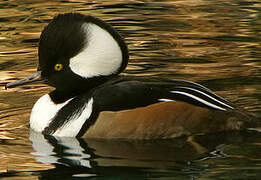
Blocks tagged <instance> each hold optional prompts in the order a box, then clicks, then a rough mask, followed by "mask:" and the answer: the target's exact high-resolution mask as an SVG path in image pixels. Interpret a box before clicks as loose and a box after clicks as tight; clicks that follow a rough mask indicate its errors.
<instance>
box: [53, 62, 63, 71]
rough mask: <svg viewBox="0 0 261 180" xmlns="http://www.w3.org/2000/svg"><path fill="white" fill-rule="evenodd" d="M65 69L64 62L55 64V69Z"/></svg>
mask: <svg viewBox="0 0 261 180" xmlns="http://www.w3.org/2000/svg"><path fill="white" fill-rule="evenodd" d="M62 69H63V65H62V64H55V66H54V70H55V71H61V70H62Z"/></svg>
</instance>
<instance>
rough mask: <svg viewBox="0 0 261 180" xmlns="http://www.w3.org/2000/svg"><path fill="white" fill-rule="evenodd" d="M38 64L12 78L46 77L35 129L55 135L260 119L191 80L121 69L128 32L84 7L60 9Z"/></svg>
mask: <svg viewBox="0 0 261 180" xmlns="http://www.w3.org/2000/svg"><path fill="white" fill-rule="evenodd" d="M38 61H39V62H38V68H37V71H36V72H35V73H34V74H32V75H31V76H29V77H27V78H24V79H21V80H18V81H14V82H9V83H8V84H6V88H12V87H16V86H19V85H23V84H28V83H33V82H35V81H41V82H43V83H47V84H48V85H50V86H53V87H54V88H55V89H54V90H53V91H51V92H50V93H48V94H45V95H43V96H42V97H40V98H39V99H38V100H37V102H36V103H35V104H34V106H33V108H32V111H31V115H30V128H31V130H33V131H36V132H39V133H42V134H44V135H51V136H57V137H83V138H107V139H111V138H114V139H115V138H119V139H122V138H123V139H168V138H175V137H179V136H187V135H194V134H202V133H203V134H206V133H215V132H222V131H230V130H242V129H248V128H253V127H256V126H258V125H260V121H259V120H258V118H257V117H256V116H255V115H253V114H252V113H249V112H246V111H245V110H242V109H240V108H238V107H236V106H235V105H234V104H232V103H231V102H229V101H228V100H226V99H224V98H222V97H220V96H218V95H216V94H215V93H213V92H212V91H211V90H209V89H208V88H206V87H204V86H202V85H200V84H198V83H195V82H191V81H187V80H181V79H167V78H160V77H138V76H130V75H122V74H121V73H122V72H123V71H124V70H125V69H126V66H127V64H128V61H129V53H128V47H127V45H126V43H125V41H124V39H123V38H122V36H121V35H120V34H119V33H118V32H117V31H116V30H115V29H114V28H113V27H112V26H111V25H110V24H108V23H106V22H105V21H103V20H101V19H99V18H96V17H93V16H90V15H83V14H80V13H64V14H58V15H56V16H55V17H54V18H53V19H52V20H51V21H50V23H49V24H48V25H47V26H45V27H44V29H43V31H42V33H41V35H40V40H39V47H38Z"/></svg>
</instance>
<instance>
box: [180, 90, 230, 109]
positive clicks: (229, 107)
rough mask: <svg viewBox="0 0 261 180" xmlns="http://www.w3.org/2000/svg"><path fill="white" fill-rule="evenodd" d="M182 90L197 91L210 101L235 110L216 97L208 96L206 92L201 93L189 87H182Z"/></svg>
mask: <svg viewBox="0 0 261 180" xmlns="http://www.w3.org/2000/svg"><path fill="white" fill-rule="evenodd" d="M181 88H184V89H189V90H192V91H196V92H198V93H200V94H203V95H204V96H207V97H208V98H210V99H212V100H214V101H216V102H217V103H220V104H222V105H224V106H226V107H228V108H230V109H234V108H233V107H232V106H229V105H228V104H225V103H223V102H221V101H219V100H217V99H216V98H214V97H212V96H210V95H208V94H206V93H204V92H202V91H199V90H197V89H193V88H189V87H181Z"/></svg>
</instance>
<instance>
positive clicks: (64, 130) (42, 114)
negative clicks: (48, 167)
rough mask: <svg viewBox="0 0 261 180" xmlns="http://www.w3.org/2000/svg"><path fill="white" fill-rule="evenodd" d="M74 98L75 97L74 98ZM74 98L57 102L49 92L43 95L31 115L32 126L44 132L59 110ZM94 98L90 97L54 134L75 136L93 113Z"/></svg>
mask: <svg viewBox="0 0 261 180" xmlns="http://www.w3.org/2000/svg"><path fill="white" fill-rule="evenodd" d="M72 99H73V98H72ZM72 99H69V100H67V101H66V102H64V103H60V104H55V103H53V102H52V100H51V98H50V96H49V95H48V94H46V95H44V96H42V97H41V98H40V99H39V100H38V101H37V102H36V103H35V105H34V107H33V109H32V113H31V117H30V127H31V129H33V130H34V131H37V132H42V131H43V130H44V129H45V128H46V127H48V125H49V123H50V122H51V121H52V119H53V118H54V117H55V115H56V114H57V112H58V111H59V110H60V109H61V108H62V107H64V106H65V105H66V104H68V103H69V102H70V101H71V100H72ZM92 104H93V99H92V98H91V99H89V100H88V101H87V102H86V104H85V106H84V108H83V109H82V110H81V111H79V112H78V114H74V115H73V116H72V117H70V119H69V120H68V121H66V123H65V124H64V125H63V126H62V127H60V128H58V129H57V130H56V131H55V132H54V134H53V135H54V136H60V137H75V136H77V134H78V133H79V131H80V130H81V128H82V126H83V124H84V123H85V121H86V120H88V119H89V117H90V116H91V113H92Z"/></svg>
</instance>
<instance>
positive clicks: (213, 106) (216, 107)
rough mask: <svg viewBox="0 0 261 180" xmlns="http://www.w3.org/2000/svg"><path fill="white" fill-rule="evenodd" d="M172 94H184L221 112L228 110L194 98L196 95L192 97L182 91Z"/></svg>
mask: <svg viewBox="0 0 261 180" xmlns="http://www.w3.org/2000/svg"><path fill="white" fill-rule="evenodd" d="M171 92H172V93H177V94H182V95H185V96H188V97H191V98H192V99H195V100H197V101H199V102H201V103H203V104H205V105H207V106H210V107H212V108H214V109H219V110H222V111H226V109H224V108H222V107H219V106H216V105H214V104H212V103H210V102H207V101H205V100H204V99H201V98H199V97H197V96H194V95H192V94H189V93H186V92H180V91H171Z"/></svg>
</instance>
